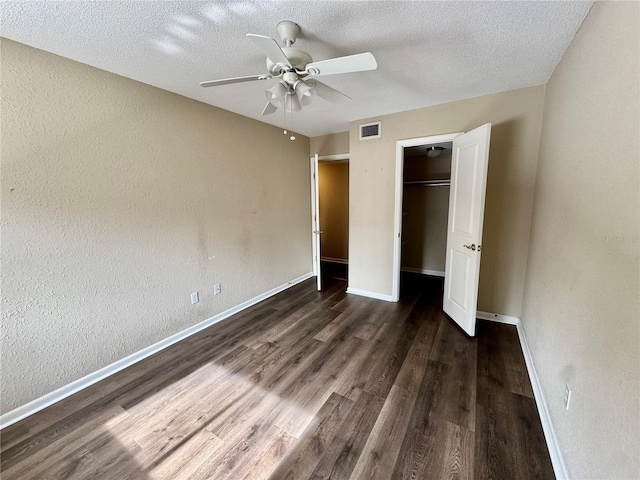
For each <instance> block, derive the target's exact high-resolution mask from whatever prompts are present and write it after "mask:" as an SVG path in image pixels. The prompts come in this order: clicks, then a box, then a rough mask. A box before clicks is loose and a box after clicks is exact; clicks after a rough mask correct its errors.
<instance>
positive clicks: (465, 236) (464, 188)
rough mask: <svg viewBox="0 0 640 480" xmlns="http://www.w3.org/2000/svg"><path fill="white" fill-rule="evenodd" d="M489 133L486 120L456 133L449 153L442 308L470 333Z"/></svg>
mask: <svg viewBox="0 0 640 480" xmlns="http://www.w3.org/2000/svg"><path fill="white" fill-rule="evenodd" d="M490 136H491V124H490V123H487V124H485V125H482V126H481V127H478V128H476V129H475V130H472V131H470V132H467V133H465V134H463V135H460V136H458V137H456V138H455V139H454V140H453V152H452V157H451V193H450V194H449V221H448V226H447V255H446V263H445V275H444V279H445V280H444V299H443V309H444V311H445V312H446V313H447V314H448V315H449V316H450V317H451V318H452V319H453V320H454V321H455V322H456V323H457V324H458V325H460V327H461V328H462V329H463V330H464V331H465V332H467V334H468V335H470V336H472V337H473V336H474V335H475V334H476V308H477V304H478V279H479V276H480V253H481V250H482V246H481V245H482V223H483V220H484V198H485V191H486V186H487V166H488V164H489V139H490Z"/></svg>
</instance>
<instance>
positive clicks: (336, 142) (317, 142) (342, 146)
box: [309, 132, 349, 156]
mask: <svg viewBox="0 0 640 480" xmlns="http://www.w3.org/2000/svg"><path fill="white" fill-rule="evenodd" d="M309 153H311V156H313V155H315V154H316V153H317V154H318V155H320V156H322V155H336V154H339V153H349V132H342V133H331V134H329V135H322V136H321V137H312V138H311V141H310V148H309Z"/></svg>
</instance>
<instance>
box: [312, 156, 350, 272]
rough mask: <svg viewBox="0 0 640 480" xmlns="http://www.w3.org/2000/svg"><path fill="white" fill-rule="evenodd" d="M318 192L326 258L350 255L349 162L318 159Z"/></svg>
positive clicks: (322, 253)
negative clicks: (321, 160)
mask: <svg viewBox="0 0 640 480" xmlns="http://www.w3.org/2000/svg"><path fill="white" fill-rule="evenodd" d="M318 193H319V202H320V228H322V232H323V233H322V244H321V246H322V251H321V255H322V257H323V258H326V257H329V258H334V259H340V260H347V259H348V258H349V164H348V163H347V162H336V161H331V162H319V165H318Z"/></svg>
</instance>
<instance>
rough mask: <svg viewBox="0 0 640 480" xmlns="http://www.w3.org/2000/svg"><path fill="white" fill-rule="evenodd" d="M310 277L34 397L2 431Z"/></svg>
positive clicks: (1, 424)
mask: <svg viewBox="0 0 640 480" xmlns="http://www.w3.org/2000/svg"><path fill="white" fill-rule="evenodd" d="M311 277H313V273H311V272H309V273H307V274H305V275H302V276H301V277H298V278H296V279H294V280H291V281H290V282H287V283H285V284H283V285H280V286H278V287H276V288H273V289H271V290H269V291H268V292H265V293H261V294H260V295H258V296H256V297H253V298H251V299H249V300H247V301H246V302H243V303H241V304H240V305H236V306H235V307H232V308H230V309H228V310H225V311H224V312H222V313H219V314H217V315H214V316H213V317H211V318H208V319H207V320H204V321H202V322H200V323H197V324H196V325H193V326H191V327H189V328H187V329H185V330H182V331H181V332H178V333H176V334H175V335H171V336H170V337H167V338H165V339H164V340H160V341H159V342H157V343H154V344H153V345H150V346H148V347H146V348H143V349H142V350H139V351H137V352H135V353H133V354H131V355H129V356H127V357H125V358H123V359H121V360H118V361H117V362H114V363H112V364H111V365H107V366H106V367H104V368H101V369H100V370H98V371H96V372H93V373H90V374H89V375H86V376H84V377H82V378H79V379H78V380H75V381H73V382H71V383H69V384H67V385H65V386H63V387H60V388H58V389H57V390H54V391H53V392H49V393H47V394H46V395H43V396H42V397H40V398H36V399H35V400H32V401H30V402H29V403H27V404H25V405H22V406H21V407H18V408H16V409H14V410H11V411H10V412H7V413H5V414H3V415H1V416H0V430H1V429H3V428H5V427H8V426H9V425H13V424H14V423H16V422H18V421H20V420H22V419H24V418H26V417H28V416H29V415H33V414H34V413H36V412H39V411H40V410H42V409H44V408H46V407H48V406H50V405H53V404H54V403H56V402H59V401H60V400H62V399H64V398H67V397H69V396H70V395H73V394H74V393H77V392H79V391H80V390H82V389H85V388H87V387H89V386H90V385H93V384H94V383H97V382H99V381H100V380H103V379H105V378H107V377H109V376H111V375H113V374H114V373H117V372H119V371H121V370H124V369H125V368H127V367H130V366H131V365H133V364H135V363H137V362H139V361H141V360H143V359H145V358H147V357H149V356H151V355H153V354H154V353H157V352H159V351H161V350H164V349H165V348H167V347H169V346H171V345H173V344H174V343H177V342H179V341H180V340H183V339H185V338H187V337H189V336H191V335H193V334H195V333H198V332H199V331H201V330H204V329H205V328H207V327H210V326H211V325H213V324H215V323H218V322H220V321H222V320H224V319H226V318H229V317H230V316H231V315H234V314H236V313H238V312H240V311H242V310H244V309H246V308H249V307H251V306H253V305H255V304H256V303H259V302H261V301H263V300H265V299H267V298H269V297H272V296H273V295H275V294H277V293H280V292H282V291H284V290H286V289H287V288H290V287H293V286H294V285H296V284H298V283H300V282H303V281H305V280H307V279H309V278H311Z"/></svg>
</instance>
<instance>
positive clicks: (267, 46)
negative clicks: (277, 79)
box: [247, 33, 292, 68]
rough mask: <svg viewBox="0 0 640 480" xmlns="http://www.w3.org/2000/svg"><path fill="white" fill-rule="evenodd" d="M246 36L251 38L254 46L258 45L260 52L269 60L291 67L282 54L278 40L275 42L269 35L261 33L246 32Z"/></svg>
mask: <svg viewBox="0 0 640 480" xmlns="http://www.w3.org/2000/svg"><path fill="white" fill-rule="evenodd" d="M247 37H248V38H249V40H251V41H252V42H253V43H254V44H255V46H256V47H258V48H259V49H260V50H261V51H262V53H264V54H265V55H266V56H267V57H269V60H271V61H272V62H273V63H275V64H278V63H279V64H281V65H284V66H286V67H289V68H292V67H291V63H290V62H289V59H288V58H287V56H286V55H285V54H284V52H283V51H282V49H281V48H280V45H278V42H276V41H275V40H274V39H273V38H271V37H265V36H263V35H254V34H252V33H247Z"/></svg>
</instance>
